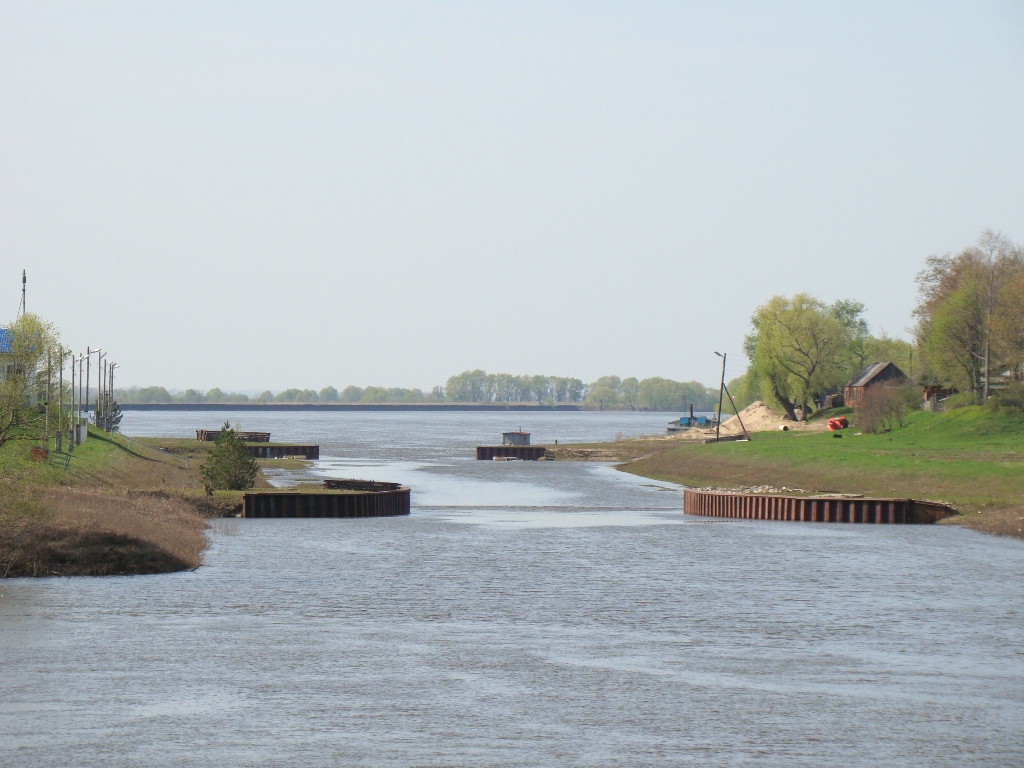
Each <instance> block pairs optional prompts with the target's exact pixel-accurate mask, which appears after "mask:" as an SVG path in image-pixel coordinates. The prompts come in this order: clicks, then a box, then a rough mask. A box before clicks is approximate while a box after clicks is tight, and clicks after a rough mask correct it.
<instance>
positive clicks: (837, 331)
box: [744, 293, 867, 419]
mask: <svg viewBox="0 0 1024 768" xmlns="http://www.w3.org/2000/svg"><path fill="white" fill-rule="evenodd" d="M863 311H864V305H863V304H859V303H857V302H853V301H837V302H835V303H834V304H825V303H824V302H822V301H820V300H818V299H816V298H814V297H813V296H810V295H808V294H806V293H798V294H797V295H796V296H794V297H793V298H791V299H787V298H786V297H785V296H773V297H772V298H771V299H770V300H769V301H768V302H766V303H765V304H763V305H761V306H760V307H758V308H757V311H756V312H755V313H754V315H753V317H751V319H750V322H751V326H752V327H753V332H752V333H751V334H750V335H748V336H747V337H746V339H745V340H744V351H745V352H746V354H747V358H748V359H749V360H750V361H751V369H752V371H753V373H754V374H755V375H756V376H757V377H758V378H759V380H760V382H761V389H762V390H763V391H766V392H770V393H771V395H772V397H773V398H774V399H775V401H776V402H777V403H778V404H779V405H780V406H782V408H783V409H784V410H785V411H786V413H787V414H788V415H789V417H790V418H792V419H795V418H796V406H797V405H799V406H801V409H802V411H803V413H804V416H805V418H806V415H807V413H808V407H807V406H808V403H809V402H811V401H812V400H813V399H814V397H815V396H817V395H819V394H823V393H825V392H827V391H831V390H834V389H836V388H837V387H839V386H841V385H842V384H843V382H845V381H846V380H847V379H848V378H849V376H850V374H851V372H852V370H853V368H855V367H856V364H857V356H858V353H859V350H860V348H861V347H862V346H863V344H864V340H865V339H866V338H867V324H866V323H865V322H864V320H863V318H862V317H861V315H862V313H863Z"/></svg>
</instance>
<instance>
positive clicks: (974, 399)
mask: <svg viewBox="0 0 1024 768" xmlns="http://www.w3.org/2000/svg"><path fill="white" fill-rule="evenodd" d="M942 404H943V406H945V409H946V410H947V411H955V410H956V409H957V408H966V407H967V406H969V405H977V404H978V396H977V395H976V394H975V393H974V392H958V393H957V394H955V395H950V396H949V397H947V398H946V399H945V400H943V401H942Z"/></svg>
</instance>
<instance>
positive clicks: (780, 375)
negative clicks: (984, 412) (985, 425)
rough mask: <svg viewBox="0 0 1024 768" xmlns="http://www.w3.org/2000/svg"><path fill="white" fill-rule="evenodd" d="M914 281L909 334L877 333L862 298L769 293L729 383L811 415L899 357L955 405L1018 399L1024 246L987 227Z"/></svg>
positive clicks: (1023, 372)
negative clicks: (876, 365)
mask: <svg viewBox="0 0 1024 768" xmlns="http://www.w3.org/2000/svg"><path fill="white" fill-rule="evenodd" d="M917 286H918V304H917V306H916V307H915V308H914V311H913V316H914V318H915V320H916V324H915V326H914V328H913V340H912V341H905V340H903V339H894V338H889V337H887V336H885V335H882V336H880V337H876V336H873V335H871V334H870V333H869V330H868V325H867V322H866V321H865V320H864V317H863V313H864V305H863V304H861V303H860V302H857V301H849V300H845V301H836V302H834V303H832V304H826V303H825V302H822V301H821V300H819V299H817V298H815V297H813V296H811V295H809V294H806V293H799V294H797V295H795V296H793V297H785V296H773V297H772V298H771V299H769V300H768V301H767V302H765V303H764V304H762V305H761V306H760V307H758V308H757V310H756V311H755V312H754V314H753V316H752V317H751V331H750V333H749V334H748V335H747V337H746V338H745V340H744V352H745V353H746V355H747V358H748V360H749V361H750V364H749V367H748V369H747V371H746V372H745V373H744V375H743V376H741V377H739V378H737V379H734V380H733V381H731V382H730V383H729V389H730V391H731V392H732V393H733V394H734V395H735V396H736V399H737V405H739V406H740V407H742V406H743V405H745V404H749V403H750V402H753V401H754V400H764V401H765V402H768V403H770V404H773V405H776V406H778V407H781V408H782V409H783V410H785V411H786V412H787V413H788V414H789V415H790V416H791V417H794V413H795V411H796V409H797V408H798V407H799V408H802V410H803V412H804V413H805V414H806V413H808V412H809V408H810V406H811V405H812V404H813V403H814V402H815V401H818V400H820V399H821V398H823V397H824V396H826V395H828V394H830V393H833V392H840V391H842V387H843V384H844V383H845V382H847V381H849V380H850V379H851V377H852V376H854V375H855V374H856V373H857V372H858V371H859V370H861V369H862V368H863V367H864V366H865V365H866V364H868V363H872V362H893V363H895V364H896V365H897V366H899V367H900V368H901V369H902V370H903V372H904V373H905V374H907V377H908V380H909V381H910V382H911V383H913V384H915V385H919V386H925V387H934V388H936V389H938V390H942V391H945V392H947V393H953V392H955V393H958V394H957V395H956V397H957V398H959V399H958V400H957V402H960V401H963V402H964V403H965V404H966V403H977V402H982V401H985V400H987V399H988V398H989V396H990V395H992V394H993V393H995V392H996V391H999V392H1000V393H1002V394H1003V395H1004V396H1008V397H1009V398H1010V400H1014V399H1015V398H1017V399H1019V397H1018V394H1019V393H1016V390H1017V389H1019V388H1021V387H1022V385H1021V381H1022V380H1024V249H1022V248H1021V246H1019V245H1016V244H1014V243H1013V242H1011V241H1010V240H1009V239H1007V238H1005V237H1003V236H1001V235H999V234H997V233H994V232H991V231H985V232H983V233H982V235H981V237H980V238H979V239H978V242H977V244H976V245H974V246H971V247H968V248H964V249H963V250H961V251H960V252H959V253H956V254H946V255H944V256H931V257H929V258H928V259H926V261H925V267H924V269H923V270H922V271H921V272H920V273H919V274H918V275H917Z"/></svg>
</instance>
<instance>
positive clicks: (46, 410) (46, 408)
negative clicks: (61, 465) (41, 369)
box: [43, 350, 53, 450]
mask: <svg viewBox="0 0 1024 768" xmlns="http://www.w3.org/2000/svg"><path fill="white" fill-rule="evenodd" d="M51 366H52V363H51V360H50V350H46V399H45V400H44V401H43V434H44V435H45V436H46V437H45V439H46V445H45V448H46V450H50V379H51V378H53V373H52V367H51Z"/></svg>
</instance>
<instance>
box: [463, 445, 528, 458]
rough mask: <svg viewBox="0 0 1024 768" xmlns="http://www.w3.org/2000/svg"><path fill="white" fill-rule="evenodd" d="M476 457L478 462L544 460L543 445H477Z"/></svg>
mask: <svg viewBox="0 0 1024 768" xmlns="http://www.w3.org/2000/svg"><path fill="white" fill-rule="evenodd" d="M476 457H477V459H478V460H480V461H492V460H493V459H504V458H509V459H520V460H521V461H537V460H538V459H542V458H544V446H543V445H478V446H477V447H476Z"/></svg>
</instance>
